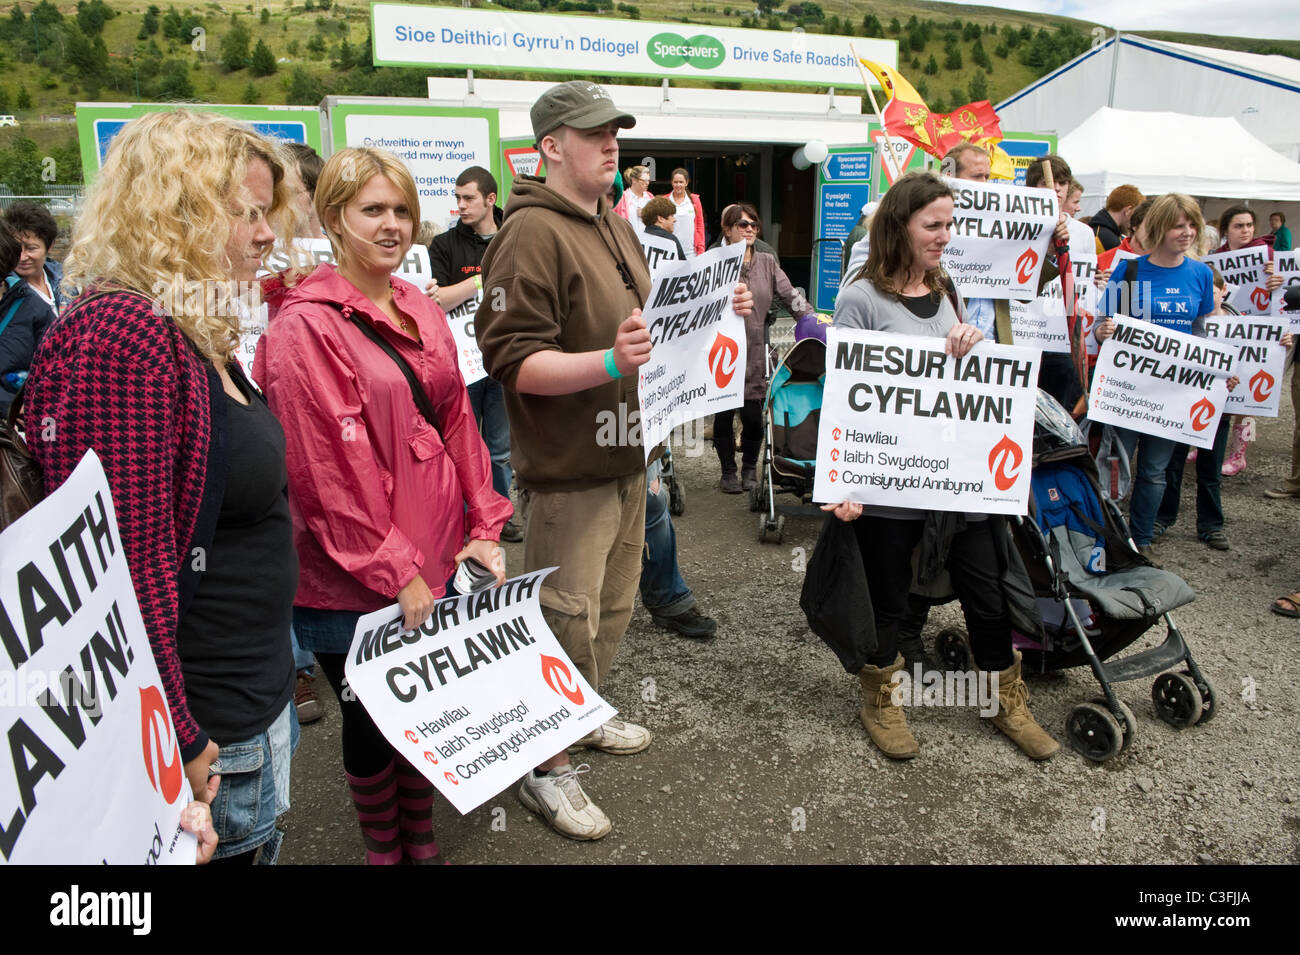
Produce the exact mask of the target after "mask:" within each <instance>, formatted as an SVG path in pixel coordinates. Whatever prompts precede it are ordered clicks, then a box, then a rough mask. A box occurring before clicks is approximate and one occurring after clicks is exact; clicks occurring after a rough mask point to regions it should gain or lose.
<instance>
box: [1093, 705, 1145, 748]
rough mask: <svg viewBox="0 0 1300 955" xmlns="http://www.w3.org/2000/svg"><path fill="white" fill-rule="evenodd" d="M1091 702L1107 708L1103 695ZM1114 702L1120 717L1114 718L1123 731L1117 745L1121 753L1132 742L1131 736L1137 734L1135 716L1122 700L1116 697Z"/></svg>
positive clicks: (1112, 714)
mask: <svg viewBox="0 0 1300 955" xmlns="http://www.w3.org/2000/svg"><path fill="white" fill-rule="evenodd" d="M1092 702H1093V703H1096V704H1097V705H1098V706H1101V707H1105V708H1106V709H1107V710H1109V707H1107V706H1106V698H1105V697H1104V696H1099V697H1097V698H1096V699H1094V700H1093V701H1092ZM1115 702H1116V703H1118V704H1119V711H1120V714H1121V717H1120V718H1118V719H1116V722H1117V723H1119V728H1120V730H1121V731H1122V732H1123V733H1124V742H1123V743H1121V744H1120V747H1119V751H1120V752H1121V753H1122V752H1124V750H1126V749H1128V747H1129V744H1130V743H1132V742H1133V737H1134V736H1136V735H1137V717H1135V716H1134V715H1133V711H1132V710H1131V709H1130V708H1129V705H1128V704H1127V703H1125V702H1124V701H1123V700H1121V699H1119V698H1116V700H1115ZM1110 715H1111V716H1114V715H1115V714H1114V713H1111V714H1110Z"/></svg>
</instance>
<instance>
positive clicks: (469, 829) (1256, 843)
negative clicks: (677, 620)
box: [281, 398, 1300, 865]
mask: <svg viewBox="0 0 1300 955" xmlns="http://www.w3.org/2000/svg"><path fill="white" fill-rule="evenodd" d="M1283 404H1284V408H1283V417H1282V418H1281V419H1277V420H1265V419H1260V420H1259V441H1258V442H1257V443H1256V444H1255V445H1253V446H1252V448H1251V450H1250V454H1249V457H1248V460H1249V468H1248V469H1247V470H1246V471H1245V472H1244V473H1243V474H1241V475H1239V476H1236V477H1232V478H1225V479H1224V493H1223V498H1224V507H1225V510H1226V514H1227V527H1226V531H1227V533H1228V535H1229V537H1230V539H1231V542H1232V549H1231V550H1230V551H1228V552H1226V553H1221V552H1217V551H1212V550H1210V549H1209V548H1207V547H1206V546H1205V545H1204V544H1202V543H1200V542H1199V541H1198V540H1197V539H1196V536H1195V532H1194V524H1195V522H1194V486H1193V482H1194V470H1193V469H1192V468H1188V473H1187V475H1186V481H1185V486H1184V494H1183V516H1182V519H1181V520H1180V522H1179V523H1178V524H1177V525H1176V526H1175V527H1174V528H1173V529H1172V530H1171V531H1170V532H1169V533H1168V534H1167V535H1166V536H1165V537H1164V538H1162V539H1161V540H1160V541H1159V542H1158V544H1157V555H1158V557H1159V558H1160V559H1161V560H1162V561H1164V564H1165V567H1166V568H1168V569H1170V570H1173V571H1175V572H1176V573H1178V574H1180V575H1181V576H1183V577H1184V578H1185V579H1186V580H1187V581H1188V583H1190V584H1191V586H1192V587H1193V589H1194V590H1195V591H1196V593H1197V600H1196V602H1195V603H1193V604H1192V605H1190V606H1189V607H1186V608H1184V609H1182V610H1179V611H1177V612H1176V614H1175V617H1176V619H1177V620H1178V623H1179V625H1180V627H1181V629H1182V630H1183V632H1184V635H1185V636H1186V638H1187V641H1188V643H1189V644H1190V646H1191V648H1192V651H1193V654H1194V656H1195V657H1196V659H1197V661H1198V663H1199V664H1200V666H1201V667H1202V669H1203V670H1204V671H1205V672H1206V674H1207V675H1208V676H1209V678H1210V680H1211V681H1212V683H1213V684H1214V686H1215V688H1216V690H1217V701H1218V702H1217V715H1216V716H1215V718H1214V719H1213V721H1211V722H1209V723H1206V724H1204V725H1200V726H1195V727H1192V728H1190V729H1183V730H1176V729H1174V728H1172V727H1170V726H1168V725H1166V724H1165V723H1162V722H1160V721H1159V720H1157V719H1156V718H1155V715H1154V713H1153V709H1152V703H1151V695H1150V691H1151V683H1150V680H1149V679H1147V680H1142V681H1135V682H1131V683H1123V684H1118V685H1117V692H1118V695H1119V696H1120V698H1121V699H1123V700H1124V701H1126V702H1127V703H1128V704H1129V706H1130V707H1131V708H1132V709H1133V711H1134V712H1135V713H1136V715H1137V734H1136V737H1135V739H1134V741H1133V743H1132V746H1131V747H1130V748H1129V749H1128V750H1127V751H1126V752H1124V753H1123V754H1121V755H1120V756H1118V757H1116V758H1114V759H1112V760H1111V761H1109V762H1107V763H1104V764H1100V765H1098V764H1093V763H1090V762H1088V761H1087V760H1085V759H1084V758H1083V757H1081V756H1080V755H1078V754H1077V753H1075V752H1073V751H1071V750H1070V749H1069V748H1068V745H1067V746H1066V748H1065V749H1063V751H1062V752H1061V754H1060V755H1059V756H1057V757H1056V758H1055V759H1054V760H1051V761H1049V762H1047V763H1043V764H1035V763H1032V762H1030V761H1029V760H1028V759H1026V758H1025V757H1023V756H1021V755H1020V753H1019V752H1018V751H1017V750H1015V749H1014V748H1013V747H1012V745H1011V744H1010V743H1009V742H1008V741H1007V740H1006V739H1005V738H1003V737H1002V736H1001V735H1000V734H998V733H997V732H996V731H995V730H993V729H991V728H990V727H988V726H986V725H981V721H980V719H979V717H978V716H977V714H976V712H975V711H974V710H973V709H956V708H948V709H943V708H926V709H913V710H910V711H909V714H910V715H909V720H910V723H911V726H912V728H913V731H914V732H915V735H916V737H917V740H918V741H919V743H920V746H921V755H920V756H919V757H918V758H917V759H915V760H913V761H911V762H908V763H894V762H891V761H890V760H888V759H886V758H884V757H883V756H881V755H880V754H879V752H878V751H877V750H876V749H875V747H874V746H873V745H872V743H871V742H870V740H869V739H868V738H867V736H866V733H865V731H864V730H863V729H862V726H861V724H860V723H859V722H858V716H857V708H858V684H857V680H856V679H855V678H853V677H851V676H849V675H847V674H846V673H845V672H844V671H843V669H842V668H841V667H840V665H839V663H838V662H837V660H836V658H835V657H834V656H833V654H832V653H831V652H830V651H829V650H828V649H826V648H825V647H824V646H823V645H822V644H821V642H820V641H819V640H818V639H817V638H816V637H815V636H813V635H812V634H811V633H810V632H809V631H808V629H807V626H806V624H805V621H804V617H803V615H802V613H801V611H800V610H799V606H798V594H799V588H800V585H801V583H802V579H803V575H802V573H801V572H800V571H797V570H796V569H795V568H796V567H798V566H800V561H801V558H802V557H803V556H804V555H805V554H808V553H811V551H812V547H813V544H814V542H815V540H816V535H817V531H818V529H819V526H820V518H819V517H818V516H816V515H815V513H813V512H805V513H803V514H793V515H791V516H790V517H789V518H788V519H787V525H786V532H785V540H784V541H783V542H782V543H781V544H780V545H775V544H771V543H763V544H761V543H759V542H758V540H757V534H756V530H757V526H756V517H755V515H753V514H751V513H750V511H749V509H748V500H747V497H746V496H742V495H737V496H728V495H724V494H722V493H721V492H720V491H718V490H717V487H716V484H717V478H718V463H717V459H716V457H715V456H714V455H713V453H712V452H711V451H709V452H708V453H707V454H703V455H700V456H696V457H691V456H689V455H688V454H687V453H685V449H679V451H678V453H677V455H676V460H677V467H678V474H679V476H680V479H681V481H682V482H683V486H684V488H685V491H686V496H687V501H686V511H685V514H683V515H682V516H681V517H679V518H676V519H675V524H676V527H677V534H678V546H679V553H680V561H681V565H682V570H683V574H684V576H685V578H686V580H687V582H688V583H689V584H690V585H691V586H692V587H693V588H694V590H695V593H696V596H697V598H698V599H699V602H700V605H701V606H702V608H703V609H705V610H706V612H708V613H710V614H711V615H712V616H714V617H716V618H717V620H718V624H719V628H718V636H717V638H716V639H714V640H711V641H708V642H697V641H692V640H687V639H683V638H680V637H677V636H675V635H672V634H670V633H667V632H664V631H662V630H659V629H658V628H656V627H655V625H654V624H653V623H652V622H651V620H650V618H649V616H648V615H647V614H646V613H645V611H644V610H643V609H642V608H640V607H639V606H638V608H637V611H636V613H635V615H634V617H633V620H632V624H631V626H630V627H629V629H628V632H627V635H626V637H625V639H624V641H623V645H622V648H621V650H620V652H619V656H618V660H617V662H616V665H615V669H614V670H613V672H612V673H611V675H610V677H609V679H608V680H607V682H606V683H605V685H604V686H603V687H602V693H603V695H604V696H605V697H606V698H607V699H608V700H610V701H611V702H612V703H613V704H614V705H615V706H617V707H618V708H619V709H620V710H621V711H622V714H623V715H624V716H625V717H626V718H627V719H630V720H633V721H635V722H638V723H642V724H644V725H646V726H648V727H650V728H651V729H652V730H653V731H654V733H655V742H654V745H653V746H652V747H651V748H650V749H649V750H648V751H646V752H645V753H642V754H640V755H637V756H630V757H616V756H609V755H605V754H602V753H590V754H588V755H586V756H584V757H583V760H584V761H585V762H587V763H589V764H590V766H591V773H590V774H588V775H585V776H584V777H583V780H584V785H585V787H586V790H587V792H588V793H589V794H590V795H591V796H592V798H594V799H595V800H596V801H597V802H598V803H599V804H600V805H601V806H602V807H603V808H604V810H605V811H606V812H607V813H608V815H609V816H610V818H611V820H612V821H613V823H614V830H613V832H612V833H611V834H610V835H609V836H607V837H606V838H605V839H603V840H601V841H599V842H596V843H576V842H570V841H568V840H566V839H563V838H561V837H559V836H557V835H555V834H554V833H552V832H551V831H550V830H549V829H548V828H547V827H546V826H545V825H543V824H542V823H540V822H539V821H538V820H536V819H535V818H533V816H532V815H531V814H530V813H529V812H527V811H526V810H525V809H524V808H523V807H522V806H521V805H520V804H519V802H518V800H517V799H516V797H515V795H514V794H513V792H512V791H507V792H503V793H502V794H500V795H499V796H497V797H496V798H494V799H492V800H490V801H489V802H488V803H486V804H485V805H484V806H483V807H481V808H480V809H478V810H476V811H474V812H472V813H470V814H469V815H467V816H463V817H462V816H460V815H459V813H457V812H456V811H455V810H454V809H453V808H452V807H451V806H450V805H449V804H448V803H446V802H445V801H442V800H441V799H440V800H439V802H438V805H437V807H436V809H435V820H434V824H435V831H436V833H437V835H438V837H439V840H440V842H441V844H442V847H443V850H444V853H445V855H446V857H447V858H448V859H449V860H450V861H452V862H453V863H456V864H471V863H518V862H529V863H539V862H541V863H545V862H563V863H603V862H634V863H635V862H657V863H737V862H739V863H781V862H800V863H815V862H847V863H880V862H908V863H935V862H958V863H990V862H1042V863H1079V864H1082V863H1174V864H1195V863H1197V862H1200V863H1208V862H1211V861H1213V862H1220V863H1248V862H1250V863H1259V862H1265V863H1295V862H1298V861H1300V851H1298V846H1300V805H1297V802H1296V800H1297V799H1300V791H1298V790H1297V785H1296V784H1297V778H1298V777H1300V740H1298V737H1297V733H1296V726H1297V693H1296V688H1295V684H1294V683H1292V680H1293V679H1295V677H1296V674H1297V673H1300V666H1298V664H1300V620H1289V619H1284V618H1283V617H1280V616H1276V615H1274V614H1272V613H1270V612H1269V605H1270V602H1271V600H1272V598H1273V597H1275V596H1277V595H1279V594H1283V593H1288V592H1290V591H1291V590H1293V589H1295V588H1296V587H1297V586H1300V542H1298V541H1297V534H1296V528H1297V522H1298V519H1300V500H1297V501H1291V500H1283V501H1274V500H1269V499H1267V498H1265V497H1264V496H1263V493H1262V492H1263V490H1264V489H1265V488H1268V487H1271V486H1274V485H1276V484H1277V483H1278V482H1279V481H1280V480H1281V479H1282V478H1283V477H1284V476H1285V474H1286V473H1288V470H1289V466H1290V446H1291V428H1292V421H1293V414H1292V410H1291V407H1290V402H1289V400H1287V399H1285V398H1284V400H1283ZM782 502H783V504H785V505H787V506H790V505H793V504H794V503H795V502H794V500H793V498H791V497H789V496H786V497H784V498H783V499H782ZM506 547H507V551H508V557H509V560H510V561H511V567H512V568H514V569H516V570H517V569H520V568H522V560H523V556H522V555H523V550H522V545H506ZM960 624H961V618H960V612H959V610H958V609H957V605H956V604H955V603H954V604H950V605H948V606H945V607H943V608H939V609H937V610H935V611H934V612H933V613H932V614H931V617H930V624H929V627H928V629H927V635H928V636H929V637H931V638H932V637H933V634H934V633H935V632H937V631H938V630H939V629H940V628H942V627H944V626H949V625H960ZM1164 635H1165V631H1164V627H1163V625H1159V626H1157V627H1156V628H1155V629H1153V630H1152V631H1149V632H1148V634H1147V635H1146V636H1145V637H1144V638H1143V639H1142V640H1140V641H1139V643H1138V644H1137V645H1136V648H1141V647H1146V646H1150V645H1152V644H1153V643H1155V642H1157V641H1159V640H1162V639H1163V638H1164ZM318 686H319V688H320V689H321V690H322V691H324V693H325V695H326V697H327V698H326V700H325V702H326V716H325V718H324V719H322V720H321V721H319V722H317V723H315V724H312V725H310V726H307V727H304V732H303V740H302V745H301V747H300V749H299V751H298V755H297V758H296V759H295V761H294V767H293V809H292V810H291V811H290V812H289V814H288V815H287V816H286V817H285V819H284V825H285V828H286V830H287V838H286V840H285V843H284V849H283V853H282V856H281V861H282V863H287V864H293V863H330V864H348V865H352V864H357V863H359V862H360V861H361V860H362V858H363V851H362V843H361V837H360V834H359V831H358V827H357V823H356V819H355V816H354V813H353V810H352V806H351V803H350V801H349V798H348V792H347V788H346V785H345V783H344V780H343V776H342V762H341V756H340V751H339V723H338V707H337V704H336V703H335V701H334V699H333V698H332V696H331V695H330V692H329V689H328V686H327V685H326V684H325V682H324V681H323V680H320V681H318ZM1030 692H1031V699H1030V704H1031V708H1032V710H1033V712H1034V714H1035V715H1036V716H1037V717H1038V718H1039V720H1040V722H1042V723H1043V725H1044V726H1045V727H1047V728H1048V729H1049V731H1051V732H1052V733H1053V735H1054V736H1056V738H1057V739H1059V740H1061V741H1062V742H1063V743H1064V742H1065V720H1066V717H1067V714H1068V713H1069V711H1070V709H1071V708H1072V707H1073V706H1075V705H1076V704H1078V703H1081V702H1084V701H1086V700H1088V699H1090V698H1092V697H1094V696H1095V695H1096V685H1095V683H1094V681H1093V678H1092V675H1091V673H1090V671H1088V670H1086V669H1084V670H1071V671H1068V672H1066V673H1064V674H1062V675H1060V676H1057V677H1054V678H1053V677H1045V678H1044V677H1040V678H1033V679H1031V682H1030Z"/></svg>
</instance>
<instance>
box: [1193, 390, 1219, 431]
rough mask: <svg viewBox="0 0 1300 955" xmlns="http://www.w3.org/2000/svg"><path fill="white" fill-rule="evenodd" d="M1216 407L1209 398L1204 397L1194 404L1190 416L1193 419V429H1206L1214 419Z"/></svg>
mask: <svg viewBox="0 0 1300 955" xmlns="http://www.w3.org/2000/svg"><path fill="white" fill-rule="evenodd" d="M1214 412H1215V407H1214V405H1212V404H1211V403H1210V399H1209V398H1202V399H1201V400H1200V401H1198V402H1196V404H1194V405H1192V408H1191V411H1190V412H1189V413H1188V417H1190V418H1191V421H1192V430H1193V431H1204V430H1205V429H1206V428H1207V427H1208V426H1209V424H1210V422H1211V421H1213V420H1214Z"/></svg>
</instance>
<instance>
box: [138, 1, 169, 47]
mask: <svg viewBox="0 0 1300 955" xmlns="http://www.w3.org/2000/svg"><path fill="white" fill-rule="evenodd" d="M161 19H162V11H161V10H159V9H158V8H157V7H156V6H151V7H149V9H148V10H146V11H145V13H144V19H143V20H141V21H140V32H139V33H137V34H136V35H135V38H136V39H137V40H143V39H144V38H145V37H150V36H153V35H154V34H155V33H157V32H158V24H159V21H160V20H161Z"/></svg>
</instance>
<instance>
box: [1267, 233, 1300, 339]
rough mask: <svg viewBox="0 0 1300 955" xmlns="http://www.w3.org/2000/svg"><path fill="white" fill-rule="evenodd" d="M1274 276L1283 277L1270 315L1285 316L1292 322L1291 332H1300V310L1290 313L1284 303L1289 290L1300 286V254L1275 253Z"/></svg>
mask: <svg viewBox="0 0 1300 955" xmlns="http://www.w3.org/2000/svg"><path fill="white" fill-rule="evenodd" d="M1273 274H1274V275H1280V276H1281V277H1282V285H1281V287H1280V288H1276V289H1274V290H1273V307H1272V308H1271V309H1270V310H1269V314H1271V315H1285V316H1286V317H1287V318H1289V319H1290V320H1291V327H1290V331H1291V332H1292V333H1293V334H1294V333H1296V332H1300V310H1296V311H1293V312H1288V311H1287V310H1286V307H1285V305H1284V303H1283V301H1282V300H1283V298H1284V297H1285V295H1286V290H1287V289H1289V288H1292V287H1295V286H1300V253H1296V252H1274V253H1273Z"/></svg>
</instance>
